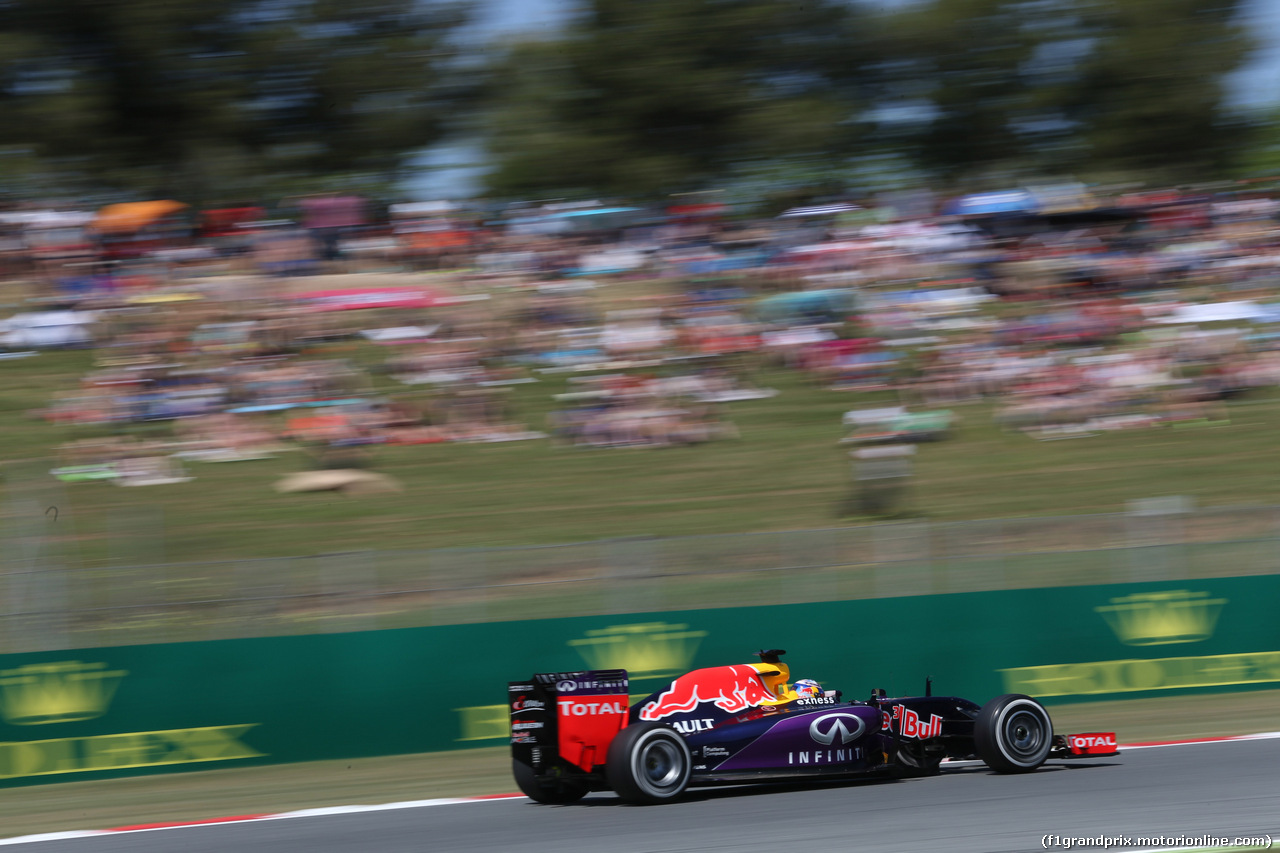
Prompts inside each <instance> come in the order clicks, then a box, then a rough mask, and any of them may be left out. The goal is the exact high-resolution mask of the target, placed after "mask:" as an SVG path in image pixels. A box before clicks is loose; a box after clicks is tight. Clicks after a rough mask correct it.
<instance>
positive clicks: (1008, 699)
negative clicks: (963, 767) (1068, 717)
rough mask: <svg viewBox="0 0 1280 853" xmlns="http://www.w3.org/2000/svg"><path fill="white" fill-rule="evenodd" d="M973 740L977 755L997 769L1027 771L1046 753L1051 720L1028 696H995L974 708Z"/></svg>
mask: <svg viewBox="0 0 1280 853" xmlns="http://www.w3.org/2000/svg"><path fill="white" fill-rule="evenodd" d="M973 744H974V749H975V751H976V752H977V753H978V757H979V758H981V759H982V760H983V761H984V762H986V765H987V766H988V767H990V768H991V769H992V770H994V771H996V772H997V773H1028V772H1030V771H1032V770H1035V769H1036V768H1037V767H1039V766H1040V765H1041V764H1044V760H1045V759H1046V758H1048V757H1049V749H1050V748H1051V747H1052V746H1053V721H1052V720H1050V719H1049V712H1048V711H1046V710H1045V709H1044V706H1043V705H1041V704H1040V703H1039V702H1037V701H1036V700H1035V699H1032V698H1031V697H1030V696H1024V695H1022V694H1021V693H1009V694H1007V695H1005V696H997V697H996V698H995V699H992V700H991V701H990V702H988V703H987V704H985V705H983V706H982V710H981V711H979V712H978V718H977V719H976V720H975V721H974V725H973Z"/></svg>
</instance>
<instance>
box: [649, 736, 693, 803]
mask: <svg viewBox="0 0 1280 853" xmlns="http://www.w3.org/2000/svg"><path fill="white" fill-rule="evenodd" d="M639 759H640V760H639V762H638V763H639V765H640V773H639V774H638V775H639V777H640V779H641V780H643V782H644V784H645V786H646V787H648V788H650V789H652V790H655V791H660V790H663V789H665V788H670V787H672V786H673V785H675V784H676V783H678V782H679V781H680V777H681V776H682V775H683V773H684V768H683V764H684V762H683V760H682V759H683V756H682V755H681V753H680V748H679V747H678V746H676V745H675V744H674V743H672V742H670V741H668V740H665V739H663V740H651V741H649V743H647V744H645V746H644V749H642V750H641V751H640V755H639Z"/></svg>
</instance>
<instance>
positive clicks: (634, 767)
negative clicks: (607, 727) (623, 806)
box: [605, 723, 693, 804]
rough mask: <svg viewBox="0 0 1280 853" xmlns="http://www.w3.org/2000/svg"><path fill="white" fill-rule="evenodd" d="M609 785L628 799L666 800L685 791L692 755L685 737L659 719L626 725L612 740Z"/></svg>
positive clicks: (607, 764)
mask: <svg viewBox="0 0 1280 853" xmlns="http://www.w3.org/2000/svg"><path fill="white" fill-rule="evenodd" d="M605 769H606V772H607V774H608V778H609V786H610V787H611V788H613V790H614V791H616V792H617V794H618V796H619V797H621V798H622V799H624V800H626V801H627V802H629V803H638V804H652V803H665V802H668V801H670V800H673V799H675V798H676V797H678V796H680V795H681V794H682V793H684V789H685V788H686V787H687V786H688V784H689V774H690V773H691V772H692V769H693V756H692V755H690V753H689V745H688V744H687V743H685V742H684V738H683V737H681V736H680V734H679V733H678V732H676V731H674V730H672V729H669V728H667V727H666V726H664V725H662V724H660V723H637V724H635V725H633V726H627V727H626V728H624V729H623V730H622V731H621V732H619V734H618V736H617V737H616V738H614V739H613V743H611V744H609V756H608V759H607V760H606V764H605Z"/></svg>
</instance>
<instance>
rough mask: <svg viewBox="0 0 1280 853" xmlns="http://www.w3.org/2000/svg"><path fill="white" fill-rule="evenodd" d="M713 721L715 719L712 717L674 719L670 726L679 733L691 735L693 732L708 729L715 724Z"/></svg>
mask: <svg viewBox="0 0 1280 853" xmlns="http://www.w3.org/2000/svg"><path fill="white" fill-rule="evenodd" d="M715 722H716V721H715V720H713V719H702V720H676V721H675V722H673V723H672V724H671V727H672V728H673V729H675V730H676V731H678V732H680V734H684V735H691V734H693V733H694V732H705V731H708V730H710V729H711V728H712V727H713V726H714V725H715Z"/></svg>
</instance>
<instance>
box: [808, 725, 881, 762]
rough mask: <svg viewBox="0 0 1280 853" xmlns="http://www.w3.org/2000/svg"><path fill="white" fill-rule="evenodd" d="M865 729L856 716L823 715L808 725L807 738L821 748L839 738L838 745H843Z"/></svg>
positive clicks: (855, 738)
mask: <svg viewBox="0 0 1280 853" xmlns="http://www.w3.org/2000/svg"><path fill="white" fill-rule="evenodd" d="M866 727H867V726H866V723H864V722H862V718H861V717H859V716H857V715H856V714H844V713H835V714H823V715H822V716H821V717H818V719H816V720H814V721H813V722H812V723H810V724H809V737H810V738H812V739H813V740H814V741H815V742H816V743H820V744H822V745H823V746H831V744H833V743H835V740H836V738H837V737H839V738H840V744H841V745H844V744H846V743H848V742H849V741H851V740H857V739H858V737H859V736H861V734H862V732H863V731H864V730H865V729H866ZM803 763H807V762H803Z"/></svg>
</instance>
